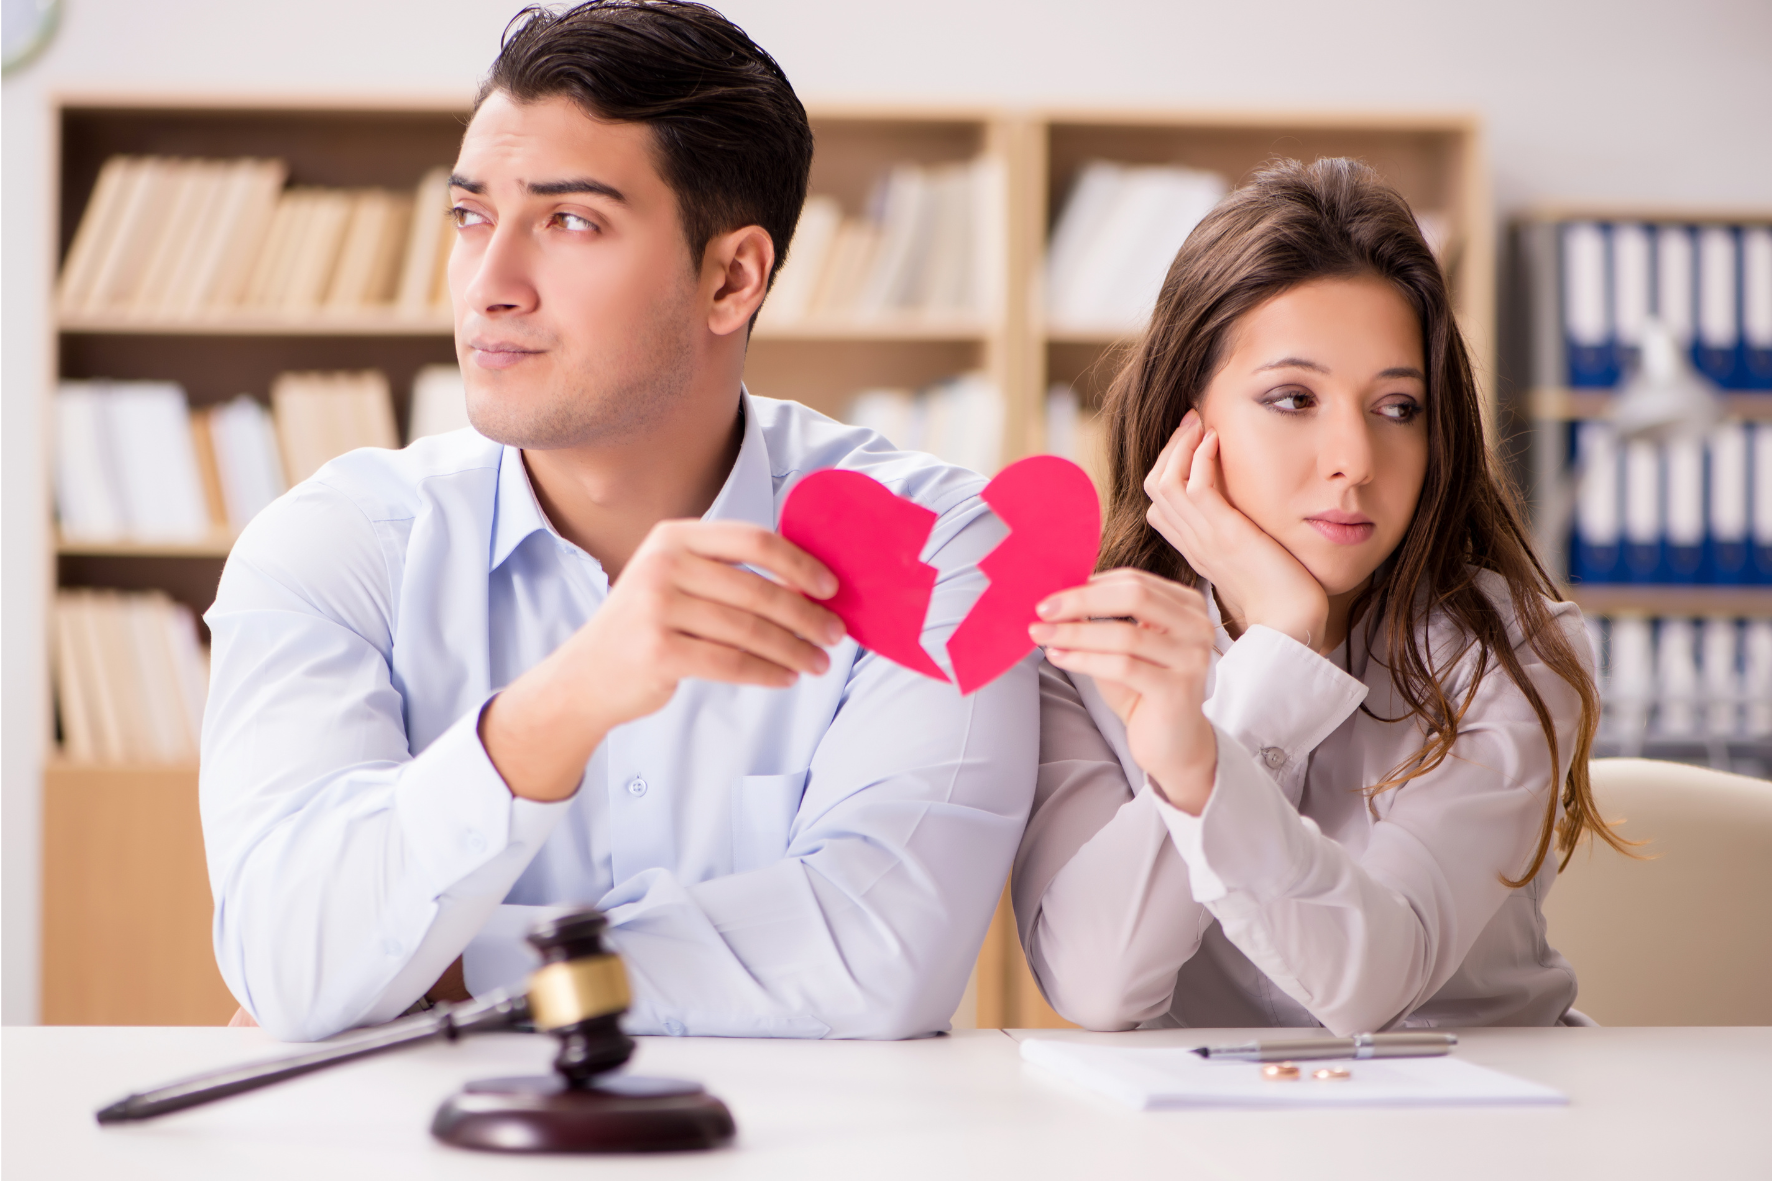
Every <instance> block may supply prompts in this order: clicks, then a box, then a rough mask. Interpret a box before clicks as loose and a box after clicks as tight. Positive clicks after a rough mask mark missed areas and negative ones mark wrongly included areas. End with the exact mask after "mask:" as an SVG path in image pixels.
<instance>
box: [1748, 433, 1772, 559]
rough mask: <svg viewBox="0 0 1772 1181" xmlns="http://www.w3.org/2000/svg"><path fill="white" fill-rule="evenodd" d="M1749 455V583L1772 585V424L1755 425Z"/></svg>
mask: <svg viewBox="0 0 1772 1181" xmlns="http://www.w3.org/2000/svg"><path fill="white" fill-rule="evenodd" d="M1751 456H1752V458H1751V459H1750V460H1749V464H1748V487H1749V488H1750V489H1751V493H1752V496H1753V511H1752V512H1751V513H1750V514H1749V517H1750V527H1751V528H1752V530H1753V548H1754V564H1753V569H1754V576H1753V579H1752V581H1754V582H1759V583H1772V422H1760V423H1755V424H1754V427H1753V449H1752V452H1751Z"/></svg>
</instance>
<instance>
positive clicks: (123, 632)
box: [50, 589, 209, 763]
mask: <svg viewBox="0 0 1772 1181" xmlns="http://www.w3.org/2000/svg"><path fill="white" fill-rule="evenodd" d="M54 629H55V630H54V638H53V641H52V643H51V646H50V647H51V665H52V673H53V676H54V680H55V704H56V715H57V720H58V722H59V724H60V730H61V742H62V750H63V752H64V754H65V755H66V756H67V757H68V758H69V759H72V760H74V761H76V762H82V763H190V762H195V761H196V758H197V747H198V743H199V741H200V738H201V735H202V730H203V702H204V697H205V695H206V694H207V692H208V687H209V657H208V654H207V652H206V651H205V650H204V648H203V645H202V643H201V642H200V641H199V640H198V638H197V621H196V618H195V616H194V615H193V614H192V613H191V609H190V608H189V607H186V606H185V605H184V604H183V603H178V602H174V601H173V600H172V599H170V598H168V597H167V596H166V595H165V594H163V593H161V592H160V591H143V592H127V593H126V592H123V591H114V590H87V589H74V590H62V591H59V592H57V594H56V602H55V614H54Z"/></svg>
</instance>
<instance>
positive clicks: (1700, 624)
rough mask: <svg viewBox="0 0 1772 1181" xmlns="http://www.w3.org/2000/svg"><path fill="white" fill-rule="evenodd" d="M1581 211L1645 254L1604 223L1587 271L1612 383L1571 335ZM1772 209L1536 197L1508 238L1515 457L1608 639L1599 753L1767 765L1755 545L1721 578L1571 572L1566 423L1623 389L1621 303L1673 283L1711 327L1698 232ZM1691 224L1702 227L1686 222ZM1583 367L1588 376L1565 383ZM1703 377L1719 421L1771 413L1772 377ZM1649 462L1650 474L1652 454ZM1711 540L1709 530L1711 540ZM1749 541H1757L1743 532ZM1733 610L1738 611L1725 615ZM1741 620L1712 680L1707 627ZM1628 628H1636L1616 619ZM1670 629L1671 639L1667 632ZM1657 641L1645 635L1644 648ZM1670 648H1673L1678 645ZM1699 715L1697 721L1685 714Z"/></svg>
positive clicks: (1763, 768) (1698, 330)
mask: <svg viewBox="0 0 1772 1181" xmlns="http://www.w3.org/2000/svg"><path fill="white" fill-rule="evenodd" d="M1589 225H1600V226H1606V227H1610V229H1609V230H1608V231H1607V233H1608V235H1611V234H1613V233H1618V234H1624V233H1625V232H1626V230H1627V229H1628V231H1629V233H1630V234H1632V235H1637V236H1638V240H1640V241H1641V242H1642V243H1643V251H1644V254H1643V255H1642V258H1643V269H1641V270H1640V271H1635V272H1634V274H1633V272H1632V269H1631V268H1630V267H1629V266H1628V264H1627V262H1626V260H1625V259H1624V258H1623V257H1622V255H1621V253H1620V252H1621V251H1623V250H1624V249H1625V248H1624V247H1623V245H1621V244H1617V243H1615V242H1614V240H1613V239H1612V238H1611V237H1610V236H1608V237H1606V238H1605V239H1604V245H1603V247H1602V256H1601V259H1600V260H1599V261H1600V262H1601V264H1602V265H1601V273H1599V274H1597V275H1595V276H1594V280H1593V282H1594V291H1593V294H1594V296H1595V297H1596V298H1597V300H1598V302H1599V304H1600V307H1601V309H1602V310H1601V311H1600V313H1599V314H1600V318H1601V321H1602V323H1601V327H1602V329H1603V335H1604V337H1605V344H1604V346H1603V347H1604V349H1605V350H1607V351H1608V352H1610V353H1612V354H1613V356H1614V364H1615V366H1616V373H1615V375H1616V376H1617V377H1618V378H1619V381H1618V382H1617V383H1615V384H1612V385H1609V386H1608V385H1606V384H1602V382H1603V381H1608V380H1610V377H1609V376H1608V377H1603V378H1602V377H1599V376H1598V375H1596V373H1594V372H1593V371H1590V370H1582V369H1581V368H1580V366H1581V365H1582V364H1585V361H1583V360H1581V352H1582V350H1580V349H1577V348H1576V347H1575V345H1574V344H1573V339H1574V338H1573V336H1572V332H1573V329H1572V328H1571V327H1570V325H1572V324H1573V323H1575V322H1576V319H1575V317H1576V316H1577V315H1578V313H1577V312H1576V311H1575V310H1574V300H1573V296H1572V291H1573V290H1575V288H1574V287H1573V286H1572V284H1575V283H1577V282H1578V281H1579V280H1578V277H1577V275H1576V273H1575V271H1574V270H1573V269H1572V268H1571V267H1570V265H1569V259H1570V257H1571V255H1570V254H1569V253H1568V252H1567V251H1568V249H1569V247H1568V245H1567V243H1566V239H1565V234H1566V232H1567V231H1566V230H1565V227H1569V226H1589ZM1768 225H1772V208H1767V209H1759V210H1746V209H1733V210H1728V209H1692V208H1677V207H1668V206H1659V207H1651V206H1622V205H1603V204H1602V205H1596V204H1559V205H1545V206H1541V207H1539V208H1536V209H1534V210H1531V211H1530V212H1528V213H1527V214H1525V215H1524V216H1522V217H1521V218H1519V219H1518V220H1517V222H1516V223H1515V224H1514V226H1513V227H1512V231H1513V235H1512V236H1513V241H1512V243H1511V246H1512V248H1513V249H1514V251H1515V253H1516V255H1517V258H1518V262H1519V269H1520V280H1521V281H1520V290H1521V294H1522V296H1523V299H1522V301H1521V308H1520V311H1521V313H1522V314H1521V315H1520V316H1518V317H1516V318H1515V324H1516V325H1517V328H1518V330H1519V332H1520V339H1519V340H1518V341H1517V342H1514V344H1515V346H1516V347H1513V348H1510V351H1518V352H1520V353H1521V354H1523V355H1524V357H1525V358H1526V360H1527V361H1528V362H1529V367H1528V373H1529V375H1530V376H1529V381H1528V383H1527V385H1526V388H1525V389H1524V390H1522V391H1521V394H1520V397H1519V399H1518V401H1517V404H1516V405H1514V406H1512V407H1510V408H1509V409H1510V410H1511V411H1512V414H1513V417H1514V418H1515V420H1516V421H1518V422H1520V423H1522V424H1524V425H1525V426H1526V428H1527V430H1526V433H1525V447H1524V449H1523V460H1524V467H1525V468H1526V470H1527V471H1528V472H1529V477H1530V481H1531V487H1532V495H1531V505H1532V510H1533V530H1534V534H1535V536H1536V539H1537V542H1538V547H1539V551H1540V553H1541V554H1543V555H1544V557H1545V559H1546V562H1547V564H1548V565H1549V566H1550V567H1551V570H1552V572H1553V573H1554V574H1555V575H1556V576H1557V577H1558V578H1559V579H1560V580H1561V581H1562V582H1563V584H1564V590H1565V593H1567V594H1568V595H1569V597H1570V598H1572V599H1573V600H1574V601H1575V602H1576V603H1577V604H1578V605H1579V606H1580V607H1581V609H1582V612H1583V614H1584V615H1586V616H1587V617H1588V618H1589V621H1590V624H1591V625H1593V626H1594V627H1595V629H1596V631H1595V634H1596V638H1597V640H1600V639H1603V643H1601V644H1600V648H1601V653H1602V661H1601V670H1602V695H1603V697H1604V699H1605V701H1606V703H1607V716H1606V719H1605V720H1603V721H1602V727H1601V735H1600V739H1599V741H1598V742H1597V744H1596V753H1597V754H1601V755H1609V754H1624V755H1638V754H1642V755H1648V756H1651V757H1659V758H1668V759H1677V760H1682V761H1695V762H1706V763H1709V764H1710V765H1712V766H1715V767H1719V768H1724V769H1732V770H1739V771H1745V772H1747V773H1750V774H1758V775H1765V774H1768V773H1772V730H1768V728H1767V726H1766V724H1765V721H1764V720H1763V719H1762V720H1760V721H1755V720H1754V718H1755V715H1756V714H1758V713H1760V712H1761V707H1762V706H1763V704H1764V701H1763V699H1764V697H1765V693H1764V690H1756V689H1755V687H1754V685H1755V671H1754V670H1755V665H1756V663H1757V657H1756V656H1755V653H1754V649H1755V641H1754V639H1753V638H1752V637H1751V635H1750V632H1749V629H1752V628H1755V627H1766V626H1772V625H1768V624H1767V623H1766V622H1765V621H1767V620H1769V619H1772V585H1767V584H1765V583H1764V582H1761V583H1759V584H1755V582H1754V581H1753V579H1754V575H1753V573H1752V570H1751V566H1752V562H1751V560H1750V562H1749V567H1750V568H1749V569H1748V570H1747V571H1746V572H1741V571H1737V572H1735V573H1732V574H1728V575H1724V576H1721V578H1720V580H1719V581H1716V582H1709V581H1708V579H1709V578H1712V577H1717V576H1714V575H1707V574H1705V573H1702V572H1701V573H1698V574H1696V575H1694V574H1693V573H1692V572H1691V571H1688V572H1687V573H1686V577H1687V578H1688V579H1691V578H1693V577H1697V578H1699V579H1700V581H1698V582H1696V583H1695V582H1691V581H1686V582H1674V581H1672V580H1668V581H1664V582H1656V581H1641V580H1640V576H1638V575H1636V574H1634V573H1629V574H1627V573H1626V572H1623V571H1622V570H1620V571H1615V572H1614V577H1631V578H1632V579H1633V580H1632V581H1600V580H1594V579H1589V580H1577V579H1575V578H1574V577H1573V576H1572V574H1571V562H1572V558H1574V557H1576V556H1577V555H1574V554H1572V553H1571V547H1570V544H1569V543H1570V541H1571V539H1572V536H1573V534H1574V532H1575V531H1576V530H1577V529H1578V520H1579V516H1578V514H1579V512H1580V511H1581V510H1579V509H1578V507H1577V504H1578V500H1579V498H1580V495H1581V493H1580V490H1579V486H1578V484H1577V479H1578V476H1577V471H1576V466H1575V461H1574V455H1575V439H1574V438H1573V436H1574V435H1575V432H1576V431H1577V430H1578V429H1585V428H1579V427H1578V425H1577V424H1580V423H1584V422H1586V423H1603V422H1604V420H1606V419H1607V418H1609V417H1610V415H1611V414H1612V409H1613V406H1614V405H1615V404H1616V402H1617V400H1618V396H1619V389H1620V388H1621V386H1622V384H1623V381H1624V380H1625V379H1626V378H1627V377H1628V376H1629V374H1630V372H1631V370H1632V366H1633V365H1634V360H1632V359H1631V358H1632V357H1633V356H1634V353H1633V351H1632V350H1634V348H1635V347H1636V344H1637V343H1638V342H1637V341H1636V340H1635V338H1634V336H1633V335H1631V334H1628V333H1627V332H1625V331H1624V329H1623V326H1624V325H1626V324H1628V323H1629V322H1630V321H1629V319H1627V316H1628V315H1629V309H1631V308H1635V309H1636V312H1637V315H1639V316H1643V317H1646V316H1648V315H1649V314H1650V312H1649V309H1650V308H1651V307H1655V308H1660V307H1663V306H1666V301H1667V300H1669V299H1680V300H1683V301H1687V302H1688V307H1687V311H1686V312H1685V313H1684V314H1685V315H1686V316H1688V317H1690V318H1691V319H1692V320H1693V322H1692V323H1691V324H1688V325H1686V327H1687V329H1688V330H1690V331H1691V332H1692V333H1693V334H1694V338H1695V339H1698V340H1702V339H1703V335H1704V331H1705V330H1704V328H1703V327H1702V325H1701V323H1700V321H1701V319H1702V317H1703V315H1704V307H1705V304H1706V302H1707V298H1708V297H1707V295H1706V290H1705V285H1704V283H1703V281H1702V277H1701V275H1700V271H1701V270H1702V269H1703V267H1704V266H1705V265H1706V264H1704V263H1703V261H1702V258H1701V257H1700V249H1701V247H1700V242H1701V241H1702V238H1703V236H1704V234H1705V232H1706V231H1707V230H1714V229H1716V228H1720V227H1765V226H1768ZM1669 231H1673V232H1672V233H1671V237H1672V238H1674V239H1679V238H1682V237H1686V238H1687V249H1688V250H1690V251H1691V253H1690V254H1689V255H1687V261H1686V264H1685V266H1686V270H1685V275H1684V278H1683V279H1682V280H1679V281H1675V280H1670V279H1669V277H1668V276H1669V275H1678V274H1680V270H1679V268H1678V266H1677V264H1676V263H1675V262H1673V261H1671V260H1668V259H1664V257H1663V256H1662V253H1661V250H1662V247H1663V245H1664V241H1663V239H1664V237H1666V236H1670V235H1669ZM1693 234H1696V235H1697V237H1695V238H1694V237H1690V235H1693ZM1738 249H1739V248H1738ZM1732 263H1733V267H1734V268H1735V274H1734V283H1735V285H1736V291H1735V292H1733V293H1732V295H1731V298H1730V300H1729V301H1728V302H1729V303H1731V304H1734V303H1735V301H1736V300H1740V303H1739V305H1738V306H1735V315H1736V316H1737V317H1741V322H1740V323H1739V324H1738V325H1737V328H1738V330H1739V331H1740V332H1741V333H1742V334H1743V335H1745V334H1746V322H1745V315H1746V313H1745V308H1746V301H1745V299H1744V298H1742V293H1741V291H1740V285H1741V284H1743V283H1745V282H1746V274H1747V270H1748V267H1747V263H1746V261H1745V257H1744V256H1741V255H1737V257H1736V258H1734V259H1733V260H1732ZM1664 269H1665V270H1666V273H1664ZM1627 276H1629V277H1627ZM1670 284H1671V285H1670ZM1639 301H1640V302H1639ZM1589 314H1591V313H1589ZM1730 318H1733V317H1730ZM1674 319H1675V320H1676V321H1678V320H1679V319H1680V315H1679V314H1676V315H1675V317H1674ZM1590 331H1591V330H1590ZM1737 347H1740V346H1739V345H1738V346H1737ZM1688 352H1689V353H1690V354H1691V355H1689V357H1688V359H1689V360H1694V359H1696V356H1697V353H1693V352H1692V350H1690V349H1688ZM1698 352H1702V349H1700V350H1698ZM1740 377H1741V374H1740V372H1739V371H1737V372H1736V373H1735V374H1733V375H1731V374H1729V373H1724V374H1722V375H1721V380H1722V382H1723V383H1724V384H1727V385H1745V384H1752V383H1751V381H1742V380H1740ZM1578 381H1581V382H1586V383H1588V384H1586V385H1584V386H1582V387H1581V388H1574V387H1575V385H1576V383H1577V382H1578ZM1709 384H1711V385H1712V388H1713V389H1715V391H1716V393H1717V395H1718V401H1719V403H1720V411H1721V418H1722V421H1723V422H1724V423H1746V424H1752V426H1753V428H1754V430H1755V431H1764V430H1768V429H1772V391H1768V390H1766V389H1757V390H1755V389H1736V388H1717V387H1716V383H1715V382H1712V383H1709ZM1657 446H1658V448H1659V449H1660V450H1661V452H1662V453H1661V454H1660V456H1659V458H1658V459H1657V460H1656V462H1658V463H1660V464H1661V465H1663V467H1664V469H1665V470H1663V472H1662V474H1661V475H1660V476H1659V477H1657V479H1659V480H1660V481H1662V482H1663V483H1664V486H1663V487H1662V488H1661V489H1660V504H1661V509H1660V512H1661V513H1662V514H1664V515H1662V516H1661V517H1660V518H1658V520H1659V524H1658V529H1659V531H1660V534H1661V538H1662V540H1661V541H1660V542H1658V543H1657V544H1664V545H1665V544H1671V542H1669V541H1668V538H1669V537H1670V536H1671V530H1672V526H1671V520H1672V516H1671V505H1672V504H1673V503H1674V492H1673V488H1674V477H1673V475H1672V474H1671V473H1672V470H1673V469H1672V467H1671V466H1669V465H1671V463H1672V460H1671V458H1670V455H1671V452H1668V451H1667V450H1666V445H1657ZM1699 446H1700V447H1701V448H1702V450H1703V451H1704V452H1705V453H1706V454H1705V455H1704V457H1703V458H1702V459H1701V464H1702V465H1703V467H1704V468H1706V469H1708V474H1707V473H1706V472H1703V471H1701V472H1700V475H1699V480H1700V481H1701V488H1700V489H1698V490H1695V491H1693V492H1691V493H1690V495H1691V496H1695V497H1697V496H1701V497H1702V498H1703V504H1702V506H1701V507H1699V508H1698V509H1697V514H1698V517H1699V518H1700V519H1701V521H1702V531H1703V532H1705V533H1706V534H1708V533H1709V531H1710V523H1709V522H1710V516H1711V513H1712V512H1713V511H1715V501H1714V500H1713V497H1714V496H1715V495H1716V494H1717V487H1716V486H1714V485H1715V481H1716V480H1717V479H1718V475H1717V471H1718V469H1717V467H1716V464H1717V462H1718V461H1717V458H1716V455H1715V453H1714V452H1713V450H1712V449H1713V447H1714V446H1715V444H1713V443H1703V444H1700V445H1699ZM1750 462H1751V461H1750ZM1632 470H1633V469H1630V468H1626V469H1625V470H1624V473H1623V474H1622V475H1621V476H1620V480H1621V488H1624V489H1631V488H1635V489H1637V490H1638V491H1640V490H1641V488H1642V487H1645V486H1646V487H1649V488H1650V489H1651V491H1654V486H1653V485H1644V484H1642V483H1640V482H1638V483H1633V481H1634V480H1635V479H1636V477H1634V476H1633V475H1632V474H1631V472H1632ZM1651 474H1654V469H1653V468H1652V469H1651ZM1639 475H1640V473H1639ZM1751 479H1752V480H1754V481H1759V480H1762V479H1764V477H1763V476H1761V475H1760V474H1759V473H1758V472H1757V471H1756V472H1755V473H1754V475H1753V476H1752V477H1751ZM1621 495H1622V496H1623V497H1628V495H1629V493H1628V491H1626V492H1624V493H1622V494H1621ZM1741 495H1742V498H1743V499H1744V500H1745V499H1746V498H1747V489H1746V488H1745V487H1743V488H1742V489H1741ZM1650 499H1651V501H1653V500H1654V499H1655V498H1654V497H1651V498H1650ZM1617 508H1618V510H1619V513H1620V515H1621V518H1622V515H1623V514H1624V513H1625V512H1627V511H1629V510H1628V509H1627V507H1626V503H1625V500H1624V499H1621V500H1620V501H1619V503H1618V505H1617ZM1742 511H1743V514H1744V519H1745V514H1746V512H1747V511H1748V510H1747V509H1746V508H1745V507H1744V508H1743V510H1742ZM1622 527H1623V526H1622V525H1621V528H1622ZM1750 541H1751V539H1750ZM1709 544H1710V542H1709V540H1708V539H1707V540H1706V542H1705V545H1706V546H1707V548H1708V545H1709ZM1651 548H1652V547H1651ZM1749 548H1750V552H1751V545H1750V547H1749ZM1707 564H1708V560H1707ZM1761 577H1763V575H1762V576H1761ZM1731 621H1739V622H1738V623H1734V624H1732V623H1731ZM1734 626H1739V627H1741V628H1742V629H1743V631H1742V633H1741V639H1740V641H1739V647H1738V648H1737V650H1736V652H1735V657H1734V659H1735V661H1736V662H1737V669H1736V677H1735V681H1736V683H1735V684H1734V687H1733V688H1730V687H1729V686H1728V684H1726V683H1718V682H1714V681H1712V680H1711V672H1712V669H1711V668H1710V666H1709V664H1708V663H1707V662H1709V661H1712V660H1713V659H1714V660H1717V661H1722V660H1723V658H1724V657H1725V656H1726V655H1727V653H1728V647H1727V645H1726V644H1724V645H1719V646H1718V649H1717V650H1713V648H1712V646H1711V643H1710V641H1711V639H1712V638H1713V636H1712V633H1713V631H1714V630H1715V629H1719V628H1721V629H1725V630H1726V629H1729V628H1731V627H1734ZM1670 627H1672V628H1674V629H1675V631H1674V636H1673V639H1671V640H1668V639H1667V633H1668V629H1669V628H1670ZM1625 632H1628V633H1630V634H1629V635H1628V636H1627V635H1624V634H1623V633H1625ZM1651 637H1653V638H1652V639H1651ZM1688 637H1690V638H1691V640H1692V641H1693V644H1692V646H1695V647H1696V648H1697V649H1698V651H1699V652H1700V655H1699V659H1698V667H1697V668H1691V667H1688V666H1687V663H1688V660H1689V657H1690V655H1691V653H1690V651H1689V650H1688V645H1687V643H1686V640H1687V638H1688ZM1664 640H1666V641H1667V642H1666V643H1665V644H1664ZM1651 643H1653V644H1654V649H1653V656H1652V657H1651V655H1650V645H1651ZM1669 653H1672V654H1673V656H1674V657H1677V658H1678V659H1677V660H1676V659H1671V658H1670V656H1669V655H1668V654H1669ZM1682 653H1684V654H1682ZM1651 668H1652V669H1653V671H1652V672H1651ZM1621 670H1626V671H1621ZM1729 679H1730V678H1729V677H1728V676H1727V675H1726V674H1725V675H1724V676H1723V677H1722V681H1723V682H1728V681H1729ZM1737 706H1739V707H1740V708H1741V709H1742V711H1743V712H1742V714H1741V715H1740V723H1739V727H1738V728H1737V729H1736V730H1735V731H1734V732H1733V733H1731V732H1729V730H1728V729H1727V728H1726V727H1725V726H1723V725H1722V724H1721V723H1718V722H1712V723H1706V722H1705V720H1704V719H1705V716H1706V712H1707V711H1709V710H1712V709H1721V710H1723V711H1725V713H1727V711H1729V710H1732V709H1734V708H1736V707H1737ZM1670 709H1671V710H1672V711H1673V712H1674V713H1675V715H1676V716H1680V715H1684V718H1683V720H1682V721H1681V722H1680V723H1679V724H1677V725H1675V726H1673V727H1670V726H1668V725H1667V724H1666V723H1665V722H1663V721H1662V720H1661V719H1662V718H1663V717H1664V716H1665V715H1666V714H1667V713H1668V711H1669V710H1670ZM1693 718H1696V719H1697V721H1696V722H1694V721H1693V720H1692V719H1693Z"/></svg>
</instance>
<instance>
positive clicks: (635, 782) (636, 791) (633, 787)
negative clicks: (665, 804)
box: [628, 775, 646, 800]
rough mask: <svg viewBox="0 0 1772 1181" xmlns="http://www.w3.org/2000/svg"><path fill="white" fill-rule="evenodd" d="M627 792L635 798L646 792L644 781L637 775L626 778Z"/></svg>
mask: <svg viewBox="0 0 1772 1181" xmlns="http://www.w3.org/2000/svg"><path fill="white" fill-rule="evenodd" d="M628 794H629V795H631V796H633V797H634V798H635V799H636V800H637V799H639V798H640V797H641V796H643V795H645V794H646V781H645V780H644V779H641V778H640V777H639V776H638V775H636V776H634V777H633V778H632V779H630V780H628Z"/></svg>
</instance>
